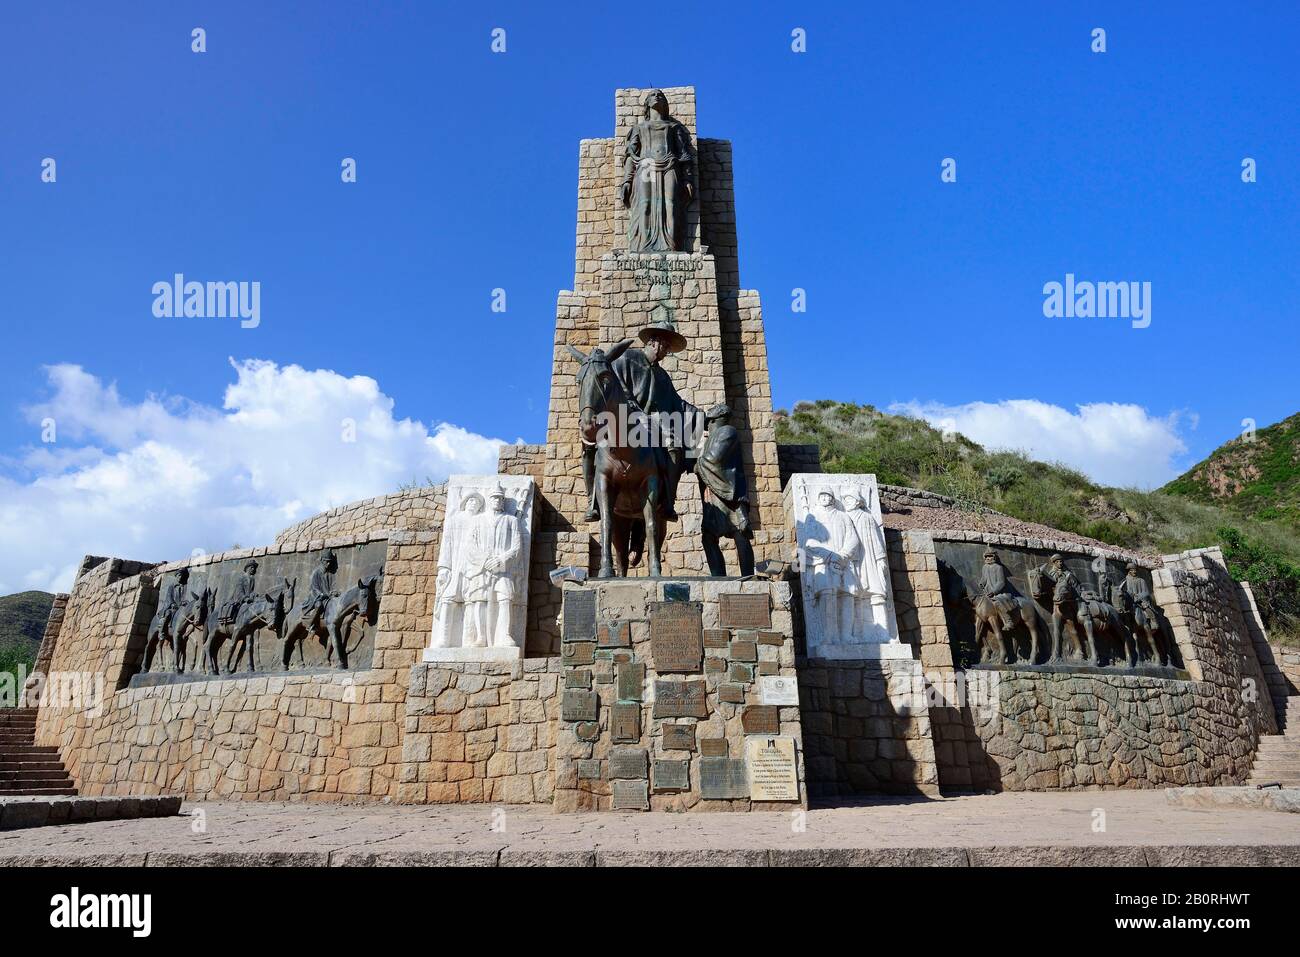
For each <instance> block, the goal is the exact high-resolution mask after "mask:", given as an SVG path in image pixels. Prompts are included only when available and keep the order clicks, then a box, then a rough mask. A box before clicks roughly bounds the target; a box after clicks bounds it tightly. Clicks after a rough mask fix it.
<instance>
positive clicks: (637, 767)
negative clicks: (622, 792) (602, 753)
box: [609, 748, 650, 779]
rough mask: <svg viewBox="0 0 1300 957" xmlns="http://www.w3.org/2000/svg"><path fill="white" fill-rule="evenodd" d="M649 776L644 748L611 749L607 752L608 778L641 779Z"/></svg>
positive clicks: (648, 766) (647, 760) (647, 759)
mask: <svg viewBox="0 0 1300 957" xmlns="http://www.w3.org/2000/svg"><path fill="white" fill-rule="evenodd" d="M649 775H650V765H649V758H648V757H647V755H646V749H645V748H611V749H610V751H609V776H610V777H611V778H642V779H645V778H647V777H649Z"/></svg>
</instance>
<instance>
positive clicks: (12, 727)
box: [0, 708, 1300, 798]
mask: <svg viewBox="0 0 1300 957" xmlns="http://www.w3.org/2000/svg"><path fill="white" fill-rule="evenodd" d="M1298 724H1300V722H1298ZM76 793H77V789H76V788H75V787H74V786H73V784H72V779H71V778H70V777H68V772H67V771H66V770H65V769H64V767H63V759H62V758H60V757H59V749H58V748H42V747H38V746H37V745H36V709H35V708H5V709H3V710H0V798H7V797H25V796H33V795H57V794H76Z"/></svg>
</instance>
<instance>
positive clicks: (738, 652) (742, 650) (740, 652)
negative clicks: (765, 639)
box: [729, 640, 758, 661]
mask: <svg viewBox="0 0 1300 957" xmlns="http://www.w3.org/2000/svg"><path fill="white" fill-rule="evenodd" d="M729 654H730V655H731V657H732V658H733V659H734V660H736V661H757V660H758V645H756V644H754V643H753V642H752V641H748V640H745V641H740V640H737V641H733V642H732V643H731V650H730V652H729Z"/></svg>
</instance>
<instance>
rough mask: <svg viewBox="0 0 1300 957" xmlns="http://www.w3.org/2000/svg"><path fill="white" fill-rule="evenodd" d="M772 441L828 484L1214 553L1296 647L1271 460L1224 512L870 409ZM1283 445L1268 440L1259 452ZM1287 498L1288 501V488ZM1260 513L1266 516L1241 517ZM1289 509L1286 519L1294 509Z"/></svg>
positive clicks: (781, 433)
mask: <svg viewBox="0 0 1300 957" xmlns="http://www.w3.org/2000/svg"><path fill="white" fill-rule="evenodd" d="M1298 420H1300V416H1293V417H1292V418H1291V419H1288V420H1287V422H1284V423H1279V425H1278V426H1273V427H1272V429H1279V428H1280V427H1281V426H1287V424H1288V423H1291V424H1290V426H1289V427H1288V429H1287V430H1286V431H1285V432H1284V433H1282V434H1283V435H1288V436H1290V437H1291V438H1292V439H1294V438H1296V437H1298V436H1300V430H1298V429H1297V427H1296V423H1297V421H1298ZM1272 429H1265V430H1262V431H1261V432H1259V433H1258V434H1257V436H1256V439H1257V440H1258V439H1260V437H1261V436H1264V435H1265V433H1266V432H1267V433H1272ZM776 434H777V441H778V442H780V443H783V444H784V443H815V444H816V445H818V446H819V447H820V449H821V459H822V468H824V469H825V470H826V471H828V472H872V473H875V475H876V476H877V478H878V479H879V480H880V481H881V482H884V483H888V484H890V485H907V486H911V487H913V488H921V489H926V490H928V491H931V492H938V493H940V494H942V495H948V496H951V497H953V498H956V499H958V500H960V501H965V502H970V503H972V504H978V505H985V506H988V507H989V508H993V509H996V510H997V511H999V512H1003V513H1004V514H1007V515H1010V516H1012V517H1013V518H1018V519H1021V520H1024V521H1029V522H1037V523H1039V524H1042V525H1049V526H1051V527H1053V528H1059V529H1062V530H1064V531H1067V532H1073V533H1075V534H1077V535H1085V536H1087V537H1089V538H1094V539H1097V540H1098V541H1102V542H1106V543H1108V544H1112V545H1117V546H1120V547H1123V548H1129V549H1134V550H1139V551H1145V552H1150V553H1159V554H1164V553H1169V552H1175V551H1182V550H1184V549H1188V548H1205V547H1208V546H1211V545H1219V546H1221V547H1222V548H1223V549H1224V554H1225V556H1226V557H1227V559H1228V562H1229V567H1230V569H1231V571H1232V573H1233V575H1234V576H1236V577H1237V578H1238V579H1239V580H1245V581H1249V582H1250V583H1251V586H1252V588H1253V589H1254V591H1255V594H1256V598H1257V599H1258V601H1259V604H1260V611H1261V613H1262V614H1263V615H1264V619H1265V623H1266V624H1267V625H1268V627H1269V628H1270V629H1271V632H1272V633H1273V634H1274V635H1275V636H1276V637H1279V638H1285V639H1287V640H1296V641H1300V526H1297V525H1296V524H1295V523H1294V521H1288V520H1287V515H1286V513H1285V510H1277V511H1274V510H1271V509H1273V508H1280V506H1278V505H1277V503H1279V502H1280V501H1282V500H1283V499H1284V498H1285V495H1284V491H1283V490H1284V488H1285V487H1286V483H1285V481H1283V479H1284V478H1285V474H1284V473H1285V470H1284V469H1281V468H1277V467H1274V465H1275V462H1276V458H1278V457H1280V456H1281V453H1278V452H1274V451H1268V452H1267V453H1266V454H1265V455H1264V457H1263V458H1261V459H1260V462H1261V463H1264V462H1267V463H1268V464H1269V467H1267V468H1266V467H1265V465H1264V464H1259V465H1258V477H1257V478H1256V479H1254V480H1252V481H1253V484H1248V485H1245V486H1243V487H1242V488H1241V489H1240V490H1239V494H1238V495H1237V496H1234V497H1233V498H1232V499H1231V500H1228V501H1222V502H1221V501H1216V500H1215V499H1214V497H1213V496H1212V495H1208V494H1200V495H1197V494H1189V491H1188V490H1185V489H1184V488H1183V487H1181V486H1180V484H1179V483H1182V482H1183V481H1184V479H1186V478H1187V476H1184V477H1183V478H1182V479H1178V480H1177V481H1176V482H1174V483H1171V485H1169V486H1166V487H1165V488H1163V489H1160V490H1159V491H1155V492H1141V491H1138V490H1136V489H1117V488H1107V487H1104V486H1101V485H1097V484H1096V483H1094V482H1092V481H1091V480H1090V479H1089V478H1088V477H1087V476H1085V475H1084V474H1082V473H1081V472H1079V471H1077V470H1075V469H1072V468H1069V467H1068V466H1065V465H1060V464H1055V463H1049V462H1037V461H1034V460H1033V459H1030V458H1029V457H1028V456H1026V455H1024V454H1023V453H1021V452H1006V451H996V452H992V451H988V450H986V449H984V448H982V447H981V446H980V445H978V444H976V443H975V442H972V441H971V440H970V439H967V438H966V437H965V436H962V435H952V434H950V435H947V436H945V435H944V434H942V433H940V432H939V431H938V430H937V429H935V428H933V427H931V426H930V425H929V424H928V423H926V422H924V421H922V420H920V419H912V418H907V417H904V416H896V415H888V414H886V413H883V412H880V411H879V410H877V409H875V408H873V407H872V406H869V405H854V404H852V403H847V402H833V401H830V400H821V401H818V402H801V403H799V404H798V405H796V406H795V407H794V409H793V410H792V411H790V412H786V411H784V410H781V411H778V412H777V413H776ZM1281 444H1282V440H1281V439H1280V438H1273V437H1270V438H1269V439H1267V440H1264V442H1263V443H1262V444H1261V448H1262V449H1268V450H1273V449H1275V448H1277V447H1279V446H1280V445H1281ZM1232 445H1233V443H1229V445H1228V446H1225V447H1224V448H1229V447H1231V446H1232ZM1293 448H1294V447H1293ZM1219 451H1222V450H1219ZM1218 454H1219V452H1216V453H1215V455H1218ZM1213 459H1214V456H1211V457H1210V459H1207V460H1206V462H1205V463H1202V466H1204V465H1207V464H1208V463H1210V462H1212V461H1213ZM1291 461H1292V462H1294V459H1292V460H1291ZM1197 468H1198V469H1199V468H1201V466H1197ZM1292 469H1293V471H1294V469H1295V466H1294V464H1293V465H1292ZM1196 471H1197V470H1196V469H1193V470H1192V471H1191V472H1189V473H1188V475H1193V474H1195V473H1196ZM1213 474H1218V473H1213ZM1251 474H1254V473H1253V472H1252V473H1251ZM1206 481H1207V483H1208V480H1206ZM1290 481H1291V482H1293V483H1294V482H1295V478H1294V475H1292V476H1291V479H1290ZM1269 482H1272V483H1274V485H1273V486H1270V487H1276V488H1277V490H1278V491H1277V492H1276V493H1274V494H1273V495H1272V496H1271V497H1268V496H1266V495H1265V491H1266V489H1265V488H1264V487H1263V486H1264V484H1266V483H1269ZM1198 487H1199V486H1198ZM1290 488H1291V490H1292V493H1293V494H1294V492H1295V490H1296V486H1295V485H1294V484H1292V485H1291V486H1290ZM1251 490H1254V491H1251ZM1248 492H1249V493H1250V494H1249V495H1247V493H1248ZM1252 496H1253V497H1252ZM1263 501H1268V502H1270V503H1273V505H1270V506H1269V507H1266V508H1260V509H1252V508H1251V507H1250V504H1249V503H1251V502H1263ZM1290 501H1291V502H1292V506H1291V508H1292V509H1293V511H1292V512H1291V513H1290V514H1291V515H1294V514H1295V511H1294V509H1295V504H1294V503H1295V502H1296V501H1297V499H1296V498H1294V497H1293V498H1292V499H1291V500H1290Z"/></svg>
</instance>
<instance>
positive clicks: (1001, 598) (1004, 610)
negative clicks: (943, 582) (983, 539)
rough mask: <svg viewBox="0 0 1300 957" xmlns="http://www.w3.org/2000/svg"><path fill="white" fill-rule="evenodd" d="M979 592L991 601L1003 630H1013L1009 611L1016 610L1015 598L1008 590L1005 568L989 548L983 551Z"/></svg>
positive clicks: (1013, 623)
mask: <svg viewBox="0 0 1300 957" xmlns="http://www.w3.org/2000/svg"><path fill="white" fill-rule="evenodd" d="M980 594H981V595H983V596H984V597H985V598H987V599H988V600H989V601H991V602H993V607H994V608H996V609H997V611H998V618H999V619H1001V621H1002V630H1003V631H1014V630H1015V627H1016V624H1015V622H1014V621H1012V619H1011V613H1012V612H1013V611H1015V610H1016V601H1015V598H1014V597H1013V596H1012V595H1011V592H1010V583H1009V582H1008V581H1007V569H1006V567H1005V566H1004V565H1003V564H1002V561H1001V559H1000V558H999V557H998V553H997V552H995V551H994V550H993V549H991V548H989V549H986V550H985V551H984V567H983V568H981V569H980Z"/></svg>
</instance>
